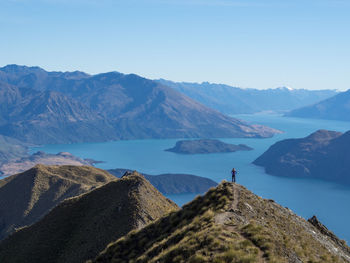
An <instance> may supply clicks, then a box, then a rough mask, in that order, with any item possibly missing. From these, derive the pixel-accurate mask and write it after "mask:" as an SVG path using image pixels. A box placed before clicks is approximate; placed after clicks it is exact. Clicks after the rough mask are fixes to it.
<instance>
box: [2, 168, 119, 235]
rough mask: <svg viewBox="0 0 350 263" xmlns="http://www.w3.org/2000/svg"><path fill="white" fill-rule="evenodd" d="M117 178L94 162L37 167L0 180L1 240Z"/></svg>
mask: <svg viewBox="0 0 350 263" xmlns="http://www.w3.org/2000/svg"><path fill="white" fill-rule="evenodd" d="M112 180H116V178H115V177H114V176H113V175H111V174H109V173H107V172H106V171H104V170H101V169H97V168H94V167H91V166H69V165H66V166H54V165H53V166H44V165H36V166H35V167H33V168H31V169H29V170H27V171H25V172H23V173H19V174H16V175H12V176H9V177H6V178H5V179H2V180H0V240H1V239H4V238H5V237H6V236H8V235H9V234H11V233H13V232H14V231H15V229H16V228H20V227H23V226H25V225H31V224H33V223H35V222H37V221H38V220H40V219H41V218H42V217H43V216H44V215H45V214H47V212H48V211H50V210H51V209H52V208H53V207H55V206H56V205H57V204H59V203H60V202H61V201H63V200H64V199H66V198H68V197H72V196H76V195H80V194H82V193H85V192H87V191H90V190H91V189H93V188H95V187H98V186H101V185H103V184H105V183H107V182H109V181H112Z"/></svg>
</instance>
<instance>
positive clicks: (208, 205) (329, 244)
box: [91, 182, 350, 263]
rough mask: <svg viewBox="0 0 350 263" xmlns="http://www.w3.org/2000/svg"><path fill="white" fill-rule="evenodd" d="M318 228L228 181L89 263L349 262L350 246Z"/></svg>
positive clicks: (120, 242)
mask: <svg viewBox="0 0 350 263" xmlns="http://www.w3.org/2000/svg"><path fill="white" fill-rule="evenodd" d="M320 225H322V224H315V220H311V221H310V222H308V221H306V220H304V219H302V218H301V217H299V216H297V215H295V214H294V213H293V212H292V211H291V210H289V209H288V208H284V207H282V206H280V205H278V204H276V203H275V202H274V201H273V200H265V199H262V198H261V197H258V196H256V195H254V194H253V193H251V192H250V191H248V190H247V189H245V188H244V187H242V186H239V185H236V184H232V183H227V182H224V183H222V184H220V185H219V186H218V187H217V188H216V189H211V190H210V191H208V193H207V194H206V195H205V196H203V197H197V198H196V199H195V200H194V201H192V202H191V203H189V204H187V205H185V206H184V207H183V209H182V210H180V211H177V212H174V213H171V214H170V215H168V216H166V217H163V218H161V219H160V220H158V221H156V222H154V223H152V224H150V225H148V226H146V227H145V228H143V229H141V230H139V231H133V232H131V233H129V234H127V235H126V236H125V237H123V238H121V239H119V240H117V241H115V242H113V243H111V244H109V245H108V246H107V247H106V248H105V250H104V251H102V253H101V254H100V255H99V256H98V257H97V258H96V259H94V260H92V261H91V262H103V263H104V262H140V263H141V262H147V263H152V262H218V263H221V262H251V263H253V262H279V263H284V262H332V263H334V262H349V261H350V248H349V247H348V246H347V245H346V244H345V242H344V241H341V240H339V239H338V238H337V237H336V236H335V235H334V234H333V235H331V232H330V231H328V232H325V231H324V229H323V230H322V227H319V226H320Z"/></svg>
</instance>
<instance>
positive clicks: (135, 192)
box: [0, 173, 178, 263]
mask: <svg viewBox="0 0 350 263" xmlns="http://www.w3.org/2000/svg"><path fill="white" fill-rule="evenodd" d="M177 209H178V207H177V205H175V204H174V203H173V202H171V201H170V200H168V199H166V198H165V197H163V196H162V195H161V194H160V193H159V192H158V191H157V190H156V189H155V188H154V187H153V186H151V184H150V183H149V182H148V181H147V180H145V179H144V178H143V177H142V176H141V175H139V174H138V173H133V174H131V175H129V176H125V177H123V178H122V179H119V180H112V181H110V182H108V183H107V184H104V185H102V186H100V187H97V188H96V189H94V190H92V191H90V192H87V193H84V194H82V195H79V196H76V197H71V198H69V199H66V200H64V201H63V202H62V203H60V204H59V205H58V206H56V207H55V208H53V209H52V210H51V211H50V212H49V213H48V214H47V215H46V216H45V217H44V218H43V219H42V220H40V221H39V222H37V223H36V224H34V225H31V226H29V227H25V228H22V229H20V230H18V231H17V232H15V233H14V234H12V235H11V236H9V237H8V238H7V239H5V240H4V241H3V242H1V243H0V261H1V262H8V261H11V262H14V263H15V262H24V261H25V262H28V263H31V262H33V263H34V262H36V263H39V262H53V263H54V262H57V263H58V262H64V263H80V262H85V261H86V260H87V259H89V258H92V257H95V256H97V255H98V253H99V252H100V251H101V250H102V249H103V248H104V247H105V246H106V245H107V244H108V243H109V242H111V241H113V240H114V239H116V238H118V237H121V236H123V235H125V234H127V233H128V232H129V231H130V230H133V229H140V228H142V227H143V226H145V225H147V224H148V223H149V222H151V221H153V220H156V219H157V218H159V217H161V216H162V215H164V214H167V213H169V212H171V211H174V210H177ZM19 248H21V249H20V250H21V252H20V253H18V251H17V249H19Z"/></svg>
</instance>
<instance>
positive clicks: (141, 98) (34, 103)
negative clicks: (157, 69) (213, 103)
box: [0, 65, 279, 144]
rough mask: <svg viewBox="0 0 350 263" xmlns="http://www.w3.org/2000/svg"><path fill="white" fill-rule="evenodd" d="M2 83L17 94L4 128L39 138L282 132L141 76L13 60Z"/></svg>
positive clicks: (0, 76) (0, 73) (0, 128)
mask: <svg viewBox="0 0 350 263" xmlns="http://www.w3.org/2000/svg"><path fill="white" fill-rule="evenodd" d="M72 75H74V76H75V75H78V76H75V77H72ZM1 83H5V84H4V85H0V92H1V90H3V92H7V93H8V90H9V89H13V92H15V93H16V94H17V97H16V100H15V101H13V100H10V95H8V99H7V100H6V101H9V103H12V104H11V105H10V106H11V107H7V108H2V107H0V110H1V112H0V113H2V116H3V120H0V134H3V135H6V136H12V137H15V138H19V139H23V140H25V141H28V142H31V143H36V144H47V143H72V142H97V141H109V140H120V139H150V138H158V139H164V138H192V137H194V138H195V137H217V138H218V137H271V136H273V134H275V133H278V132H279V131H277V130H275V129H272V128H268V127H265V126H262V125H251V124H248V123H247V122H244V121H241V120H237V119H235V118H232V117H229V116H226V115H224V114H222V113H220V112H218V111H216V110H213V109H210V108H208V107H206V106H204V105H202V104H200V103H198V102H196V101H194V100H192V99H190V98H189V97H187V96H185V95H183V94H181V93H179V92H177V91H175V90H174V89H171V88H169V87H167V86H164V85H161V84H159V83H157V82H155V81H152V80H149V79H146V78H143V77H140V76H138V75H135V74H128V75H125V74H122V73H118V72H108V73H101V74H97V75H87V74H85V75H84V74H83V73H82V72H79V73H75V74H74V73H71V74H70V73H68V72H65V73H63V72H47V71H45V70H43V69H41V68H38V67H32V68H30V67H25V66H22V67H21V66H16V65H11V66H9V67H3V68H0V84H1ZM28 105H30V107H28ZM58 105H59V107H58ZM55 120H58V122H57V121H55Z"/></svg>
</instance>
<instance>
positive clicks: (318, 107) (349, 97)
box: [286, 90, 350, 121]
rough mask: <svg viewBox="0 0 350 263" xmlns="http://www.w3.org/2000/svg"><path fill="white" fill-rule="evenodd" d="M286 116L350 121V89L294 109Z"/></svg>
mask: <svg viewBox="0 0 350 263" xmlns="http://www.w3.org/2000/svg"><path fill="white" fill-rule="evenodd" d="M286 116H291V117H299V118H312V119H327V120H342V121H350V90H348V91H345V92H341V93H339V94H338V95H335V96H333V97H331V98H329V99H326V100H323V101H321V102H319V103H316V104H313V105H310V106H306V107H303V108H300V109H296V110H293V111H291V112H289V113H287V114H286Z"/></svg>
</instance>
